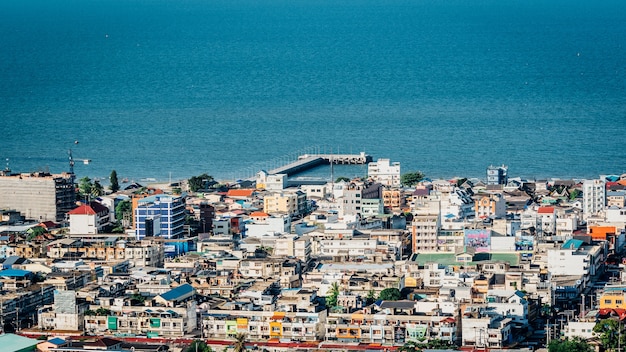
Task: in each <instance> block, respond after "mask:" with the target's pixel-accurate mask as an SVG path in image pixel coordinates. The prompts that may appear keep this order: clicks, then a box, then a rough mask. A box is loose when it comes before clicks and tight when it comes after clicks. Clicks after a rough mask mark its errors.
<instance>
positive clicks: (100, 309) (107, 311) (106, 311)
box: [96, 307, 111, 315]
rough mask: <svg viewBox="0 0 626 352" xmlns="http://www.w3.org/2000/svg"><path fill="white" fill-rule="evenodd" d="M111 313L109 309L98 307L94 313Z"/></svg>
mask: <svg viewBox="0 0 626 352" xmlns="http://www.w3.org/2000/svg"><path fill="white" fill-rule="evenodd" d="M109 314H111V310H109V309H106V308H103V307H100V308H98V309H96V315H109Z"/></svg>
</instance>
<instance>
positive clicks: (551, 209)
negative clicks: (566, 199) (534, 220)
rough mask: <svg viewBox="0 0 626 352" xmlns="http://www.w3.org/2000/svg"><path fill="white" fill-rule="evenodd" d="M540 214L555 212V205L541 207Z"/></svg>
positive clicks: (538, 210)
mask: <svg viewBox="0 0 626 352" xmlns="http://www.w3.org/2000/svg"><path fill="white" fill-rule="evenodd" d="M537 213H538V214H554V207H539V209H537Z"/></svg>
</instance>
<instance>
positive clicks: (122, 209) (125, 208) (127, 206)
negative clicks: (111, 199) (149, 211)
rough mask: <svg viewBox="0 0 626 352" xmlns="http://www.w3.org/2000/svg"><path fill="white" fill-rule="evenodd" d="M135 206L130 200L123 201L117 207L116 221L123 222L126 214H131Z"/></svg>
mask: <svg viewBox="0 0 626 352" xmlns="http://www.w3.org/2000/svg"><path fill="white" fill-rule="evenodd" d="M132 208H133V205H132V203H131V202H130V200H128V199H126V200H123V201H121V202H119V203H117V205H116V206H115V219H116V220H117V221H122V219H124V215H125V214H130V213H131V211H132Z"/></svg>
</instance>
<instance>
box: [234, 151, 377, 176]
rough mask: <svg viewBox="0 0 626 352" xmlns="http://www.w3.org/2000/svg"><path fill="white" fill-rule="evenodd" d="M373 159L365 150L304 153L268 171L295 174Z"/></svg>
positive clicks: (367, 161)
mask: <svg viewBox="0 0 626 352" xmlns="http://www.w3.org/2000/svg"><path fill="white" fill-rule="evenodd" d="M371 161H372V157H371V156H370V155H368V154H366V153H365V152H361V153H359V154H303V155H300V156H298V158H297V159H296V160H294V161H291V162H289V163H287V164H284V165H281V166H278V167H276V168H273V169H271V170H266V171H267V172H268V173H269V174H286V175H287V176H293V175H296V174H298V173H300V172H303V171H306V170H309V169H312V168H315V167H318V166H320V165H330V164H333V165H363V164H367V163H369V162H371ZM255 179H256V176H252V177H249V178H247V179H246V180H248V181H254V180H255Z"/></svg>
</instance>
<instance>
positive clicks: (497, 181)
mask: <svg viewBox="0 0 626 352" xmlns="http://www.w3.org/2000/svg"><path fill="white" fill-rule="evenodd" d="M508 171H509V168H508V167H506V166H505V165H502V166H493V165H489V167H488V168H487V185H506V184H507V182H508V179H509V177H508V175H507V174H508Z"/></svg>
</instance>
